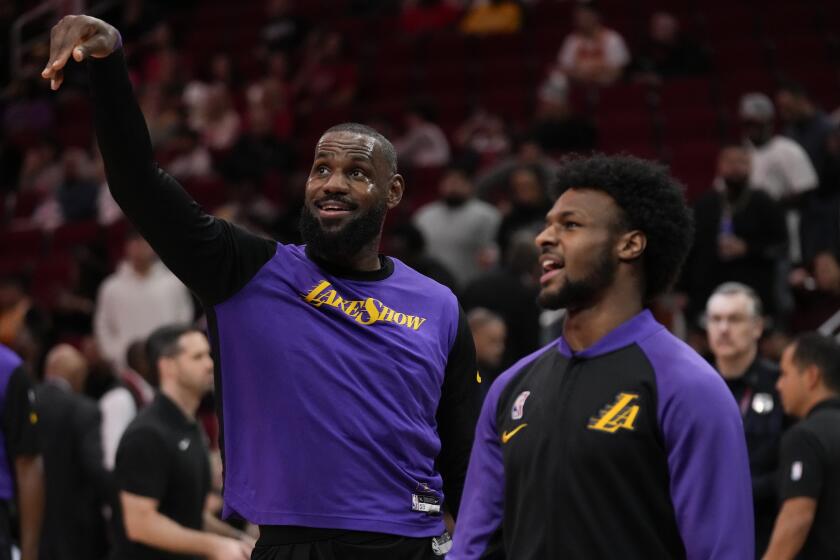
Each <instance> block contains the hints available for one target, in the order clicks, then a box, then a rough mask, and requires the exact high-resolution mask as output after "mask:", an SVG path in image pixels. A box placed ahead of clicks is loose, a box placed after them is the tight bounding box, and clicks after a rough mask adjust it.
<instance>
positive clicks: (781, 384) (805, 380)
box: [776, 343, 813, 417]
mask: <svg viewBox="0 0 840 560" xmlns="http://www.w3.org/2000/svg"><path fill="white" fill-rule="evenodd" d="M795 352H796V343H794V344H791V345H789V346H788V347H787V348H785V351H784V352H783V353H782V361H781V363H780V364H779V380H778V381H777V382H776V390H777V391H778V392H779V397H781V399H782V408H784V409H785V413H787V414H789V415H791V416H796V417H802V416H804V415H805V410H806V407H807V402H808V394H809V392H810V387H809V377H813V375H811V376H809V375H807V374H806V372H805V371H804V369H805V368H801V367H800V366H799V365H798V364H797V363H796V361H795V360H794V359H793V356H794V353H795Z"/></svg>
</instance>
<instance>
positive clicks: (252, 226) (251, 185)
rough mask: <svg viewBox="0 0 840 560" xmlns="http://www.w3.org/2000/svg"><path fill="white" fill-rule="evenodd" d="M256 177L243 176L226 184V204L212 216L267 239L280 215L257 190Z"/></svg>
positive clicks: (272, 204)
mask: <svg viewBox="0 0 840 560" xmlns="http://www.w3.org/2000/svg"><path fill="white" fill-rule="evenodd" d="M256 180H257V178H256V177H249V176H247V175H246V176H244V177H242V178H240V179H238V180H237V182H235V183H234V182H229V183H228V189H227V192H228V197H227V199H228V200H227V202H226V203H225V204H223V205H221V206H220V207H218V208H216V210H215V211H214V214H215V215H216V216H217V217H219V218H222V219H223V220H227V221H229V222H233V223H235V224H237V225H239V226H241V227H243V228H245V229H247V230H249V231H251V232H254V233H257V234H261V235H264V236H265V237H269V233H268V232H269V230H270V229H271V227H272V225H274V223H275V222H276V221H277V218H278V216H279V214H280V211H279V209H278V208H277V206H275V205H274V203H273V202H271V201H270V200H268V199H267V198H266V197H265V196H264V195H263V194H262V193H261V192H260V189H259V185H258V184H257V183H256Z"/></svg>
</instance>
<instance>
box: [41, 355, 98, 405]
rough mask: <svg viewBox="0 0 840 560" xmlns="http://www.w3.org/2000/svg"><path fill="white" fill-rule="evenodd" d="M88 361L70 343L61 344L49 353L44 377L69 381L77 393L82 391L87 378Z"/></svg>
mask: <svg viewBox="0 0 840 560" xmlns="http://www.w3.org/2000/svg"><path fill="white" fill-rule="evenodd" d="M87 371H88V363H87V360H85V358H84V356H82V354H81V352H79V351H78V350H76V349H75V348H73V347H72V346H70V345H69V344H59V345H58V346H55V347H54V348H53V349H52V350H50V351H49V353H48V354H47V358H46V360H45V362H44V377H45V378H46V379H50V378H53V379H54V378H60V379H64V380H65V381H67V382H68V383H69V384H70V386H71V387H72V388H73V391H75V392H76V393H81V392H82V387H83V386H84V383H85V378H87Z"/></svg>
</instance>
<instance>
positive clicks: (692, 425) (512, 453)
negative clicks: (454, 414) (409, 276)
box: [447, 311, 754, 560]
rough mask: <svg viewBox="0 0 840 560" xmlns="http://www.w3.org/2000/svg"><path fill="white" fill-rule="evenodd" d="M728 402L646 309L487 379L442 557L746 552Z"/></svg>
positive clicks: (737, 426) (741, 469) (525, 559)
mask: <svg viewBox="0 0 840 560" xmlns="http://www.w3.org/2000/svg"><path fill="white" fill-rule="evenodd" d="M753 541H754V537H753V507H752V496H751V484H750V470H749V463H748V459H747V448H746V444H745V440H744V430H743V427H742V422H741V417H740V415H739V413H738V407H737V405H736V403H735V401H734V399H733V398H732V395H731V394H730V392H729V390H728V389H727V387H726V385H725V384H724V382H723V380H722V379H721V377H720V375H718V374H717V373H716V372H715V371H714V370H713V369H712V368H711V367H710V366H709V365H708V364H707V363H706V362H705V361H704V360H703V359H702V358H701V357H700V356H698V355H697V354H696V353H695V352H694V351H693V350H692V349H690V348H689V347H688V346H686V345H685V344H683V343H682V342H681V341H679V340H678V339H677V338H675V337H674V336H672V335H671V334H670V333H669V332H668V331H667V330H666V329H665V328H664V327H663V326H662V325H660V324H659V323H657V322H656V321H655V320H654V319H653V316H652V315H651V314H650V312H648V311H644V312H642V313H641V314H639V315H637V316H636V317H634V318H632V319H630V320H629V321H627V322H625V323H624V324H622V325H621V326H619V327H618V328H616V329H615V330H613V331H612V332H610V333H609V334H608V335H607V336H605V337H604V338H602V339H601V340H600V341H598V342H597V343H596V344H594V345H593V346H591V347H590V348H588V349H586V350H584V351H581V352H573V351H572V350H571V349H570V348H569V346H568V345H567V344H566V342H565V340H563V338H560V339H558V340H557V341H555V342H553V343H552V344H550V345H549V346H546V347H545V348H543V349H541V350H539V351H537V352H536V353H534V354H532V355H530V356H528V357H526V358H524V359H522V360H521V361H520V362H519V363H517V364H516V365H514V366H513V367H512V368H511V369H509V370H508V371H507V372H505V373H503V374H502V375H501V376H500V377H499V378H498V379H497V380H496V381H495V383H494V384H493V386H492V387H491V388H490V392H489V394H488V396H487V399H486V400H485V402H484V406H483V409H482V412H481V416H480V418H479V422H478V427H477V431H476V440H475V443H474V445H473V451H472V457H471V459H470V467H469V470H468V474H467V483H466V487H465V490H464V496H463V500H462V502H461V509H460V514H459V516H458V526H457V530H456V532H455V542H454V547H453V550H452V552H451V553H450V554H449V556H447V558H448V559H449V560H478V559H491V558H492V559H501V558H507V559H510V560H543V559H546V558H552V559H553V558H557V559H564V560H568V559H581V560H593V559H598V558H604V559H607V558H689V559H698V560H699V559H704V560H709V559H727V560H744V559H748V558H753Z"/></svg>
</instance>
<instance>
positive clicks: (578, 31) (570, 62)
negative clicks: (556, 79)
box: [558, 4, 630, 86]
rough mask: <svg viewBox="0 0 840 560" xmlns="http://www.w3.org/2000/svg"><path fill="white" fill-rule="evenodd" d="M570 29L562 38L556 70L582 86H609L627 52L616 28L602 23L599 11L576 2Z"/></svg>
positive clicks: (627, 58)
mask: <svg viewBox="0 0 840 560" xmlns="http://www.w3.org/2000/svg"><path fill="white" fill-rule="evenodd" d="M573 20H574V31H572V33H571V34H570V35H569V36H568V37H566V40H565V41H563V47H562V48H561V49H560V54H559V56H558V66H559V69H560V70H561V71H562V72H563V73H565V74H566V75H568V76H569V77H570V78H571V79H572V80H574V81H576V82H580V83H582V84H586V85H596V86H604V85H609V84H611V83H613V82H615V81H616V80H618V79H619V78H620V77H621V74H622V72H623V71H624V67H625V66H626V65H627V63H628V62H630V52H629V51H628V50H627V45H626V44H625V43H624V39H623V38H622V37H621V35H619V34H618V33H617V32H616V31H614V30H612V29H609V28H607V27H605V26H604V24H603V23H602V22H601V12H600V11H599V10H598V9H597V8H596V7H595V6H593V5H592V4H577V5H576V6H575V8H574V14H573Z"/></svg>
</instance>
